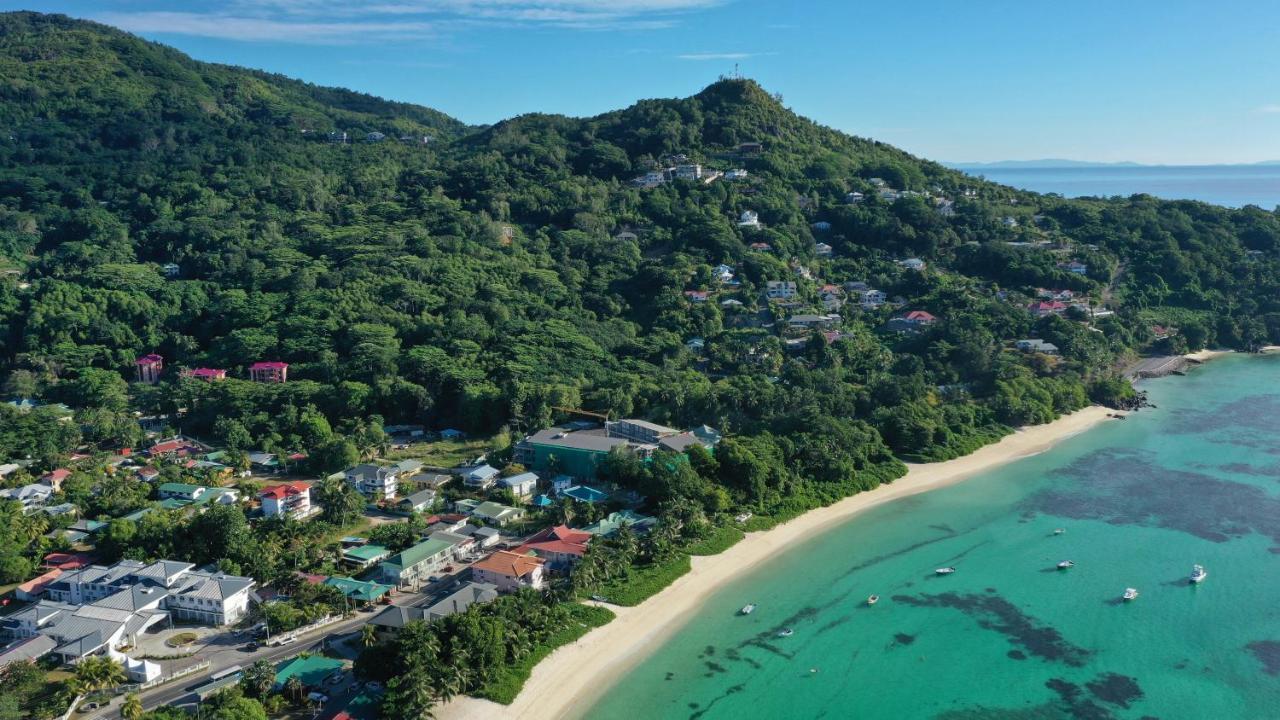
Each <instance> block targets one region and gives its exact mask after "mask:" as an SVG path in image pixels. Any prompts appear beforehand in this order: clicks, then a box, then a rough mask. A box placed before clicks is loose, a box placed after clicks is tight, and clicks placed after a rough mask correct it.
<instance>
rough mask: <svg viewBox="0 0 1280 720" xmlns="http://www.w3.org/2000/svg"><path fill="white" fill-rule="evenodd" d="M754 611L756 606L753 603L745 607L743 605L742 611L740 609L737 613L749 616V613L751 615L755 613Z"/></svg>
mask: <svg viewBox="0 0 1280 720" xmlns="http://www.w3.org/2000/svg"><path fill="white" fill-rule="evenodd" d="M755 611H756V604H755V603H747V604H746V605H743V606H742V609H741V610H739V611H738V612H740V613H742V614H743V615H750V614H751V613H753V612H755Z"/></svg>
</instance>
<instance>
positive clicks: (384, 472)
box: [343, 463, 400, 500]
mask: <svg viewBox="0 0 1280 720" xmlns="http://www.w3.org/2000/svg"><path fill="white" fill-rule="evenodd" d="M343 476H344V477H345V478H346V481H347V484H348V485H350V486H352V487H354V488H355V489H356V490H357V491H358V492H359V493H360V494H361V495H364V496H365V497H367V498H370V499H372V500H382V499H385V500H393V499H395V496H396V490H397V488H398V487H399V482H400V468H397V467H394V466H391V467H378V466H377V465H370V464H369V463H362V464H360V465H356V466H355V467H353V468H350V469H349V470H347V471H345V472H344V473H343Z"/></svg>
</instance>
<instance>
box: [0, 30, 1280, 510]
mask: <svg viewBox="0 0 1280 720" xmlns="http://www.w3.org/2000/svg"><path fill="white" fill-rule="evenodd" d="M0 130H2V131H3V134H2V136H0V270H3V272H4V275H3V277H0V380H3V383H4V385H3V395H4V396H5V399H13V398H33V399H35V400H36V401H37V402H40V403H45V404H46V407H44V408H37V409H35V410H31V411H29V412H19V411H18V410H17V409H14V408H12V407H10V406H7V405H0V462H3V461H4V460H5V459H6V458H23V457H27V456H28V455H30V456H31V457H32V458H33V459H35V460H36V461H37V464H38V466H40V467H51V466H53V464H54V463H56V462H57V461H58V460H59V458H62V457H64V456H65V455H66V454H67V453H69V452H70V451H71V450H72V449H73V448H76V447H77V446H79V445H81V444H83V443H89V444H91V445H93V446H94V447H97V448H100V449H104V450H105V449H110V448H114V447H119V446H121V445H128V444H132V443H136V442H137V441H138V439H139V438H138V433H139V430H138V428H137V425H136V423H134V422H132V421H131V413H132V412H134V411H138V412H142V413H145V414H156V413H168V414H170V415H171V416H173V417H175V418H179V417H180V421H178V422H176V423H175V425H176V427H180V429H181V430H182V431H183V432H186V433H189V434H193V435H197V436H200V437H202V438H205V439H208V440H210V441H212V442H215V443H218V444H222V445H225V446H228V447H231V448H232V449H248V448H251V447H252V448H265V449H267V450H271V451H281V452H290V453H292V452H304V453H308V454H309V455H310V458H311V463H312V464H313V466H314V469H315V470H317V471H320V470H332V469H334V468H335V466H339V465H340V464H341V463H342V462H344V461H345V460H347V459H349V458H350V457H351V456H352V450H353V448H354V446H355V445H357V444H359V442H360V438H361V437H362V433H365V432H366V431H367V430H368V429H369V428H376V427H378V426H380V425H381V424H382V423H399V422H412V423H422V424H426V425H427V426H429V427H432V428H444V427H458V428H462V429H464V430H467V431H470V432H473V433H493V432H496V431H499V430H500V429H503V428H506V429H508V430H509V431H511V432H512V433H517V434H518V433H520V432H524V431H531V430H534V429H537V428H540V427H544V426H546V425H548V424H549V423H551V422H552V421H553V420H555V419H557V418H558V416H557V414H556V410H555V409H554V408H556V407H579V408H585V409H587V410H591V411H594V412H599V413H607V414H609V415H611V416H615V417H617V416H635V417H643V418H647V419H650V420H654V421H658V422H663V423H667V424H671V425H675V426H680V427H689V426H695V425H699V424H703V423H706V424H709V425H712V426H715V427H717V428H719V429H720V430H721V431H723V432H725V433H726V434H727V435H728V436H729V439H728V440H726V441H725V443H723V444H722V446H721V448H720V449H719V451H718V452H717V456H716V459H715V461H714V462H715V463H717V465H715V466H714V467H705V466H704V467H699V468H698V470H699V477H700V478H702V480H703V481H705V482H707V483H710V485H708V486H697V487H691V486H689V485H688V484H689V483H694V481H693V480H689V479H688V478H685V479H684V480H682V481H681V482H682V483H685V484H684V485H680V486H679V487H672V488H666V489H665V490H664V492H666V493H673V494H685V495H688V496H690V497H694V498H697V499H699V500H701V501H704V502H705V503H706V504H707V507H708V509H723V505H724V503H725V502H726V501H727V502H729V503H730V504H731V505H732V506H734V507H744V508H753V509H754V510H755V511H756V512H759V513H779V512H783V511H784V510H785V509H786V508H787V507H788V505H789V504H794V505H795V506H796V507H800V506H805V505H808V504H811V503H812V502H814V500H815V499H830V498H832V497H836V496H839V495H843V494H847V493H848V492H851V491H853V490H856V489H858V488H864V487H870V486H873V485H874V484H876V483H878V482H879V481H880V480H881V479H883V478H884V477H887V476H890V475H892V474H893V473H894V472H896V470H886V468H893V467H896V464H895V463H894V461H893V459H892V458H893V456H897V457H901V458H908V459H939V458H945V457H950V456H953V455H956V454H961V453H965V452H969V451H971V450H972V449H973V448H975V447H977V446H978V445H980V444H982V443H985V442H989V441H990V440H992V439H993V438H995V437H998V436H999V435H1001V434H1003V433H1005V432H1007V431H1008V428H1009V427H1011V426H1015V425H1020V424H1027V423H1040V422H1046V421H1048V420H1050V419H1052V418H1053V417H1055V416H1056V415H1057V414H1059V413H1062V412H1066V411H1070V410H1073V409H1076V408H1079V407H1081V406H1083V405H1084V404H1086V403H1087V402H1089V399H1090V397H1092V398H1093V399H1095V400H1106V401H1114V400H1115V399H1117V398H1118V397H1119V396H1122V395H1124V394H1125V393H1126V392H1127V391H1128V386H1127V385H1126V384H1125V383H1122V382H1118V381H1117V379H1116V377H1115V372H1114V368H1116V367H1117V366H1118V363H1119V362H1121V361H1122V360H1123V359H1124V358H1126V357H1128V356H1130V355H1132V354H1133V353H1135V352H1139V351H1144V350H1149V349H1159V350H1165V351H1180V350H1185V349H1186V348H1188V347H1193V348H1194V347H1201V346H1205V345H1224V346H1230V347H1236V348H1242V349H1247V348H1251V347H1254V346H1257V345H1259V344H1262V343H1266V342H1280V306H1278V305H1277V303H1278V302H1280V262H1278V260H1280V218H1278V217H1277V215H1276V213H1275V212H1272V211H1264V210H1261V209H1258V208H1246V209H1243V210H1230V209H1225V208H1220V207H1214V206H1209V205H1205V204H1201V203H1194V202H1165V201H1160V200H1156V199H1154V198H1151V197H1146V196H1136V197H1132V198H1116V199H1105V200H1104V199H1100V200H1064V199H1062V198H1057V197H1046V196H1040V195H1036V194H1033V193H1026V192H1020V191H1015V190H1011V189H1009V188H1004V187H1001V186H997V185H994V184H990V183H986V182H983V181H981V180H978V179H974V178H971V177H968V176H965V175H962V174H960V173H957V172H955V171H952V170H948V169H946V168H944V167H942V166H941V165H938V164H935V163H931V162H927V161H923V160H920V159H917V158H914V157H912V156H910V155H908V154H906V153H904V152H902V151H899V150H896V149H894V148H892V147H889V146H887V145H884V144H881V143H877V142H874V141H871V140H866V139H861V138H855V137H850V136H848V135H845V134H842V133H839V132H837V131H834V130H832V129H829V128H825V127H822V126H819V125H817V124H815V123H812V122H810V121H808V120H806V119H804V118H801V117H799V116H797V115H795V114H793V113H791V112H790V111H788V110H787V109H786V108H785V107H783V105H782V104H781V103H780V102H779V101H778V100H777V99H775V98H774V97H772V96H770V95H769V94H768V93H767V92H766V91H764V90H763V89H762V88H760V87H759V86H758V85H757V84H756V83H754V82H752V81H749V80H724V81H721V82H717V83H715V84H714V85H711V86H710V87H708V88H706V89H705V90H704V91H702V92H701V93H699V94H698V95H696V96H694V97H690V98H685V99H679V100H646V101H643V102H640V103H637V104H636V105H634V106H632V107H630V108H627V109H625V110H620V111H616V112H612V113H608V114H605V115H601V116H598V117H594V118H584V119H582V118H567V117H561V116H552V115H531V116H523V117H518V118H515V119H511V120H508V121H504V122H501V123H498V124H497V125H494V126H492V127H487V128H468V127H465V126H464V125H463V124H462V123H459V122H457V121H454V120H452V119H450V118H448V117H446V116H444V115H443V114H441V113H438V112H435V111H433V110H428V109H425V108H420V107H416V106H410V105H405V104H398V103H391V102H386V101H383V100H379V99H376V98H372V97H368V96H364V95H360V94H357V93H353V92H348V91H343V90H334V89H326V88H318V87H314V86H310V85H306V84H304V83H301V82H297V81H293V80H289V79H286V78H282V77H278V76H273V75H268V74H264V73H260V72H255V71H249V70H243V69H238V68H229V67H224V66H217V65H208V64H204V63H199V62H195V61H193V60H191V59H189V58H186V57H185V56H183V55H181V54H180V53H178V52H176V51H174V50H172V49H169V48H165V47H163V46H159V45H156V44H153V43H148V42H144V41H141V40H139V39H137V38H134V37H132V36H129V35H127V34H124V33H121V32H119V31H116V30H112V29H109V28H106V27H103V26H99V25H95V24H92V23H86V22H80V21H73V20H69V19H67V18H62V17H57V16H45V15H37V14H31V13H12V14H7V15H3V16H0ZM342 133H346V140H347V141H346V142H342V141H341V140H342ZM371 133H375V135H370V134H371ZM425 138H429V141H428V142H424V139H425ZM676 156H686V157H684V158H679V157H676ZM692 164H698V165H700V166H701V167H702V168H703V169H705V170H707V171H710V170H716V171H730V170H739V169H740V170H745V171H746V172H745V173H743V174H734V175H733V176H732V179H730V176H729V175H725V176H721V177H714V178H713V179H712V180H710V181H707V179H706V177H705V176H704V177H701V178H697V179H692V180H685V179H678V178H673V179H670V180H668V181H663V182H661V183H657V184H656V185H655V186H652V187H642V186H639V185H637V184H635V183H633V182H632V180H633V179H634V178H636V177H638V176H642V175H644V174H645V173H649V172H654V171H655V170H657V169H661V168H664V167H668V166H676V165H692ZM885 190H896V191H899V192H893V193H890V194H886V193H885V192H884V191H885ZM851 193H859V194H860V195H851ZM748 211H750V212H754V213H757V214H758V223H756V224H753V223H749V222H748V223H746V224H743V220H744V216H743V213H746V212H748ZM753 245H754V247H753ZM766 245H767V247H766ZM824 246H829V249H828V248H826V247H824ZM908 258H916V259H919V260H922V261H923V263H924V268H923V269H916V268H913V267H911V266H908V265H904V264H903V263H902V262H900V261H903V260H906V259H908ZM1072 263H1075V265H1072ZM166 264H172V265H175V266H177V267H176V268H171V269H169V270H167V271H166V270H165V267H164V266H165V265H166ZM718 265H725V266H727V268H728V271H729V272H731V273H732V279H727V278H725V277H724V275H723V273H724V272H725V271H724V270H722V271H721V274H720V275H717V274H716V273H715V271H714V268H715V267H716V266H718ZM917 267H918V266H917ZM770 281H774V282H779V281H782V282H795V283H796V286H795V288H794V291H793V294H794V297H792V296H790V295H788V296H787V297H782V298H775V299H773V300H771V299H769V298H768V297H766V294H767V290H768V285H767V284H768V283H769V282H770ZM856 283H865V285H864V286H860V285H857V284H856ZM868 288H869V289H878V290H881V291H883V292H884V293H885V295H886V296H887V298H888V302H884V303H879V304H877V303H870V304H864V303H863V302H861V301H860V300H859V299H858V297H859V293H863V292H865V290H866V289H868ZM1041 289H1046V290H1051V291H1054V292H1055V293H1056V294H1057V296H1058V297H1067V295H1066V294H1064V293H1063V291H1071V296H1072V298H1071V300H1070V302H1069V303H1064V304H1063V305H1062V307H1055V306H1053V303H1054V302H1058V300H1045V303H1046V305H1048V306H1050V307H1049V308H1048V309H1047V310H1046V309H1043V308H1041V309H1040V310H1038V311H1037V312H1038V313H1039V314H1040V315H1041V316H1038V315H1037V312H1033V311H1032V310H1031V309H1029V307H1030V306H1031V304H1032V303H1034V302H1038V301H1040V300H1042V298H1040V297H1038V295H1039V294H1040V293H1039V290H1041ZM704 292H705V294H703V293H704ZM895 298H896V299H897V302H896V303H895V302H894V300H895ZM779 300H781V302H779ZM1067 305H1074V307H1070V308H1068V307H1067ZM910 311H924V312H925V313H927V314H928V315H929V316H932V317H933V318H934V319H935V320H933V321H927V320H926V321H922V322H918V323H915V324H911V323H907V322H905V321H898V322H890V321H891V319H892V318H894V317H898V316H902V315H903V314H904V313H908V312H910ZM831 312H834V313H836V314H838V317H834V318H832V317H825V318H822V319H819V320H817V321H812V320H807V319H804V320H802V321H799V322H798V321H797V318H802V319H803V318H806V317H807V316H814V315H817V316H822V315H826V314H827V313H831ZM1095 313H1096V314H1095ZM916 317H924V316H919V315H917V316H916ZM1020 339H1040V340H1043V341H1045V342H1047V343H1051V344H1052V345H1054V346H1056V347H1057V348H1058V349H1059V352H1060V354H1057V355H1054V354H1046V353H1042V352H1023V351H1019V350H1018V349H1016V348H1015V347H1014V342H1015V341H1016V340H1020ZM153 352H154V353H159V354H160V355H162V356H163V357H164V358H165V363H166V366H167V368H169V369H170V370H171V372H166V375H165V376H164V379H163V381H162V382H160V383H159V384H157V385H153V386H148V385H142V384H138V383H130V382H129V381H132V380H133V379H134V359H135V358H137V357H139V356H141V355H144V354H147V353H153ZM263 360H278V361H284V362H288V363H290V370H289V373H290V374H289V378H290V380H289V382H287V383H284V384H261V383H251V382H248V381H247V380H246V368H247V366H248V365H249V364H251V363H254V362H257V361H263ZM196 367H212V368H220V369H226V370H227V371H228V376H229V379H228V380H226V381H225V382H218V383H204V382H199V381H197V380H190V379H183V378H181V377H180V376H179V373H178V370H179V369H180V368H196ZM55 403H63V404H65V405H67V406H68V407H69V408H70V409H71V411H72V412H74V413H75V422H73V423H65V422H59V421H58V420H57V417H56V415H57V413H58V412H59V411H58V410H56V409H51V407H52V405H53V404H55ZM179 409H181V410H183V413H182V414H181V415H179V414H178V411H179ZM619 479H623V478H619ZM695 484H696V483H695ZM717 485H718V486H719V488H718V489H716V490H715V491H713V490H712V489H711V488H712V486H717ZM798 498H799V499H798Z"/></svg>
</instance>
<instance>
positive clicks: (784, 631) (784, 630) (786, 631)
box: [778, 628, 796, 637]
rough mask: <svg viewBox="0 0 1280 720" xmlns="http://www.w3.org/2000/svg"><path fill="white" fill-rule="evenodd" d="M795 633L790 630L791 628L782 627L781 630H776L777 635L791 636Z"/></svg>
mask: <svg viewBox="0 0 1280 720" xmlns="http://www.w3.org/2000/svg"><path fill="white" fill-rule="evenodd" d="M795 634H796V631H795V630H792V629H791V628H782V629H781V630H779V631H778V637H791V636H792V635H795Z"/></svg>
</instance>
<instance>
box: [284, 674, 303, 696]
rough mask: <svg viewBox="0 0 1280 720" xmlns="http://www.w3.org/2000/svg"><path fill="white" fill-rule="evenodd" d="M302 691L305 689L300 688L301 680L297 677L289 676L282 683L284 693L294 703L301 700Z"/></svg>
mask: <svg viewBox="0 0 1280 720" xmlns="http://www.w3.org/2000/svg"><path fill="white" fill-rule="evenodd" d="M304 689H305V688H303V687H302V680H301V679H299V678H298V676H297V675H291V676H289V679H288V680H285V681H284V691H285V693H287V694H288V695H289V697H291V698H293V701H294V702H297V701H299V700H301V699H302V691H303V690H304Z"/></svg>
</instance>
